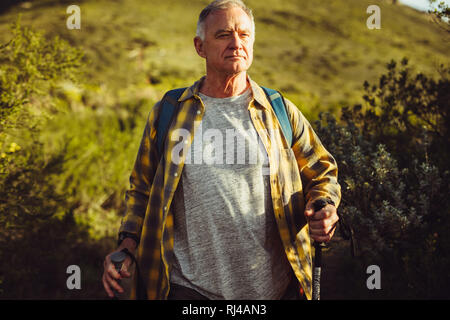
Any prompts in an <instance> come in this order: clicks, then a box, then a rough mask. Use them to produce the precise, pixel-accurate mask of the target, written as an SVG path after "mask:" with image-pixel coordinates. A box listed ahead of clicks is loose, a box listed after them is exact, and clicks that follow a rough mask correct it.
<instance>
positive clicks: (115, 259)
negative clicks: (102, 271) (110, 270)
mask: <svg viewBox="0 0 450 320" xmlns="http://www.w3.org/2000/svg"><path fill="white" fill-rule="evenodd" d="M126 257H127V254H126V253H125V252H122V251H116V252H113V253H112V254H111V257H110V258H111V262H112V263H113V264H114V268H116V271H117V272H119V273H120V269H122V264H123V262H124V261H125V259H126Z"/></svg>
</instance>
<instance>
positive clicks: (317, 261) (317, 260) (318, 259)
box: [312, 199, 327, 300]
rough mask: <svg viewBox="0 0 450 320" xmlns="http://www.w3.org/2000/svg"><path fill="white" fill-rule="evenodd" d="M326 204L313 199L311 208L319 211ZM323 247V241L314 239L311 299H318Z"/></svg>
mask: <svg viewBox="0 0 450 320" xmlns="http://www.w3.org/2000/svg"><path fill="white" fill-rule="evenodd" d="M326 205H327V203H326V201H324V200H322V199H319V200H316V201H314V203H313V208H314V212H317V211H320V210H321V209H322V208H323V207H325V206H326ZM324 247H325V243H324V242H317V241H314V249H315V253H314V269H313V279H312V281H313V288H312V289H313V292H312V299H313V300H320V273H321V269H322V248H324Z"/></svg>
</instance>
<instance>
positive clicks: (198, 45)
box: [194, 37, 206, 58]
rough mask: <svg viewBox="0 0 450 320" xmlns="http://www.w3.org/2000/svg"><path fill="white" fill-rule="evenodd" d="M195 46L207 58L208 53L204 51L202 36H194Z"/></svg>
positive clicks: (201, 55) (199, 53) (200, 54)
mask: <svg viewBox="0 0 450 320" xmlns="http://www.w3.org/2000/svg"><path fill="white" fill-rule="evenodd" d="M194 46H195V50H197V54H198V55H199V56H200V57H202V58H206V55H205V53H204V51H203V41H202V39H200V37H195V38H194Z"/></svg>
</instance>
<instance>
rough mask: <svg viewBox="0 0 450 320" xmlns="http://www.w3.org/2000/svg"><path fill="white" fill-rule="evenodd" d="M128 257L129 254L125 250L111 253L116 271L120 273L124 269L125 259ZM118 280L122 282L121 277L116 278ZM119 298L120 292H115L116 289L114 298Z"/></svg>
mask: <svg viewBox="0 0 450 320" xmlns="http://www.w3.org/2000/svg"><path fill="white" fill-rule="evenodd" d="M126 257H127V254H126V253H125V252H123V251H116V252H113V253H112V254H111V257H110V258H111V262H112V263H113V264H114V268H115V269H116V271H117V272H118V273H119V274H120V270H121V269H122V264H123V262H124V261H125V259H126ZM116 281H117V283H120V279H119V280H116ZM118 298H119V297H118V293H117V292H115V290H114V298H113V299H114V300H117V299H118Z"/></svg>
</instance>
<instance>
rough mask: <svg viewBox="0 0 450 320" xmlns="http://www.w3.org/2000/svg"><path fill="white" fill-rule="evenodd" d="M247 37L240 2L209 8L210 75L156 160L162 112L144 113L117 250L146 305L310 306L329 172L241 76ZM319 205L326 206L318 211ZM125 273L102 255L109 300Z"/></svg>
mask: <svg viewBox="0 0 450 320" xmlns="http://www.w3.org/2000/svg"><path fill="white" fill-rule="evenodd" d="M254 40H255V25H254V20H253V15H252V12H251V11H250V10H249V9H248V8H247V7H246V6H245V5H244V4H243V3H242V2H241V1H240V0H216V1H214V2H212V3H211V4H210V5H208V6H207V7H206V8H205V9H204V10H203V11H202V12H201V14H200V17H199V21H198V25H197V36H196V37H195V38H194V45H195V49H196V50H197V53H198V54H199V55H200V56H201V57H202V58H204V59H205V60H206V76H205V77H203V78H202V79H200V80H199V81H197V82H196V83H195V84H194V85H193V86H191V87H190V88H188V89H186V90H185V91H184V92H183V94H182V95H181V97H180V98H179V100H178V101H179V106H178V110H179V111H178V113H177V114H176V116H175V118H174V120H173V122H172V125H171V126H170V128H169V130H168V134H167V140H166V142H165V143H166V145H165V149H164V151H163V154H162V155H158V151H157V147H156V130H157V129H156V125H155V123H156V121H157V118H158V113H159V111H160V108H161V105H162V104H161V103H157V104H156V105H155V107H154V108H153V109H152V111H151V112H150V115H149V118H148V121H147V125H146V128H145V131H144V135H143V138H142V141H141V146H140V149H139V152H138V155H137V159H136V163H135V166H134V169H133V172H132V174H131V177H130V185H131V186H130V189H129V190H128V191H127V196H126V204H127V212H126V214H125V216H124V218H123V220H122V225H121V228H120V232H119V234H120V241H119V242H120V245H119V248H118V250H121V249H123V248H127V249H128V250H129V251H130V252H132V253H135V252H136V256H137V261H138V266H139V267H140V270H141V274H142V283H143V284H144V286H145V294H146V298H148V299H296V298H298V292H299V291H300V290H302V291H303V292H304V295H305V296H306V298H308V299H310V298H311V273H312V272H311V269H312V262H311V238H312V239H313V240H315V241H319V242H326V241H329V240H330V239H331V237H332V236H333V233H334V226H335V224H336V222H337V220H338V216H337V213H336V207H337V206H338V204H339V201H340V186H339V184H338V182H337V166H336V163H335V160H334V159H333V157H332V156H331V155H330V154H329V153H328V152H327V151H326V150H325V149H324V147H323V146H322V144H321V143H320V141H319V139H318V137H317V136H316V134H315V133H314V131H313V129H312V128H311V126H310V124H309V123H308V121H307V120H306V119H305V118H304V117H303V115H302V114H301V112H300V111H299V110H298V108H297V107H296V106H295V105H294V104H293V103H292V102H290V101H289V100H287V99H286V100H285V102H286V111H287V114H288V118H289V121H290V123H291V127H292V138H293V139H292V145H289V144H288V143H287V139H286V138H285V136H284V134H283V131H282V130H281V127H280V123H279V120H277V116H276V115H275V114H274V111H273V109H272V106H271V104H270V101H269V100H268V99H267V97H266V95H265V94H264V92H263V90H262V89H261V87H259V86H258V85H257V84H256V83H255V82H254V81H252V80H251V79H250V77H249V76H248V75H247V70H248V69H249V68H250V65H251V64H252V60H253V43H254ZM181 129H182V130H184V131H180V130H181ZM180 132H184V134H183V135H182V136H181V140H180ZM230 133H231V134H232V138H230ZM213 137H214V139H212V138H213ZM224 137H225V139H224ZM235 138H237V140H238V143H235V142H236V139H235ZM239 139H240V140H239ZM257 145H259V146H262V147H261V148H256V149H255V148H254V146H257ZM180 146H182V147H183V148H182V151H181V152H179V151H180ZM247 146H250V147H247ZM252 146H253V151H251V150H250V149H251V147H252ZM175 150H176V152H175ZM212 151H214V152H212ZM255 154H256V155H257V156H258V159H259V160H258V159H256V160H255V158H254V156H255ZM235 156H236V157H235ZM252 157H253V158H252ZM250 158H252V159H253V160H254V161H249V159H250ZM261 158H265V159H267V162H266V163H264V161H263V160H261ZM160 159H161V161H160ZM224 159H225V160H224ZM236 159H237V160H236ZM317 199H324V200H326V201H327V203H328V204H327V205H326V206H325V207H324V208H323V209H321V210H320V211H316V212H314V211H313V209H312V204H313V202H314V201H316V200H317ZM130 264H131V260H130V259H127V260H125V262H124V265H123V267H122V270H121V272H120V274H119V273H118V272H116V271H115V269H114V267H113V265H112V264H111V260H110V255H108V256H107V257H106V259H105V270H104V274H103V284H104V287H105V290H106V292H107V293H108V295H109V296H111V297H112V296H113V294H114V292H113V290H116V291H118V292H123V289H122V288H121V286H120V285H119V284H118V283H117V280H118V279H120V278H122V277H130V273H129V271H128V267H129V266H130ZM298 284H300V288H299V287H298ZM133 297H136V290H133Z"/></svg>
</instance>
